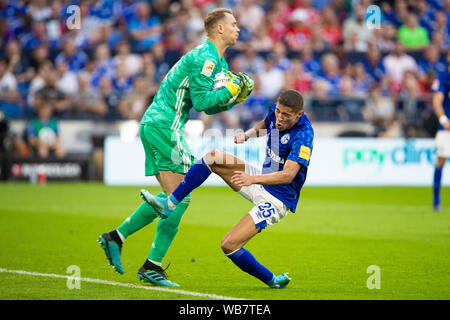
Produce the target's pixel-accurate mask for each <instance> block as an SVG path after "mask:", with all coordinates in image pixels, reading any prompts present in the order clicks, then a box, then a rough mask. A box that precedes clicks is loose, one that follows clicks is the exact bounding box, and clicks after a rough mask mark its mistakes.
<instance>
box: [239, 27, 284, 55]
mask: <svg viewBox="0 0 450 320" xmlns="http://www.w3.org/2000/svg"><path fill="white" fill-rule="evenodd" d="M279 41H282V37H281V38H280V40H279ZM248 44H252V45H253V46H254V47H255V48H258V50H259V51H269V50H270V49H271V48H272V47H273V44H274V41H273V40H272V38H271V37H270V34H269V26H268V25H266V24H265V23H263V24H262V25H261V27H260V28H258V30H256V33H255V36H254V37H253V39H252V41H251V42H249V43H248ZM246 47H247V45H245V46H244V48H246Z"/></svg>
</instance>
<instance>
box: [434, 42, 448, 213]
mask: <svg viewBox="0 0 450 320" xmlns="http://www.w3.org/2000/svg"><path fill="white" fill-rule="evenodd" d="M432 90H433V92H434V93H433V109H434V112H435V113H436V116H437V117H438V119H439V130H438V132H437V134H436V148H437V161H436V168H435V170H434V179H433V209H434V210H435V211H440V210H441V177H442V169H443V168H444V165H445V162H446V161H447V158H449V157H450V121H449V118H450V50H449V51H448V52H447V67H446V71H445V72H442V73H441V74H439V75H438V77H437V78H436V80H434V82H433V86H432Z"/></svg>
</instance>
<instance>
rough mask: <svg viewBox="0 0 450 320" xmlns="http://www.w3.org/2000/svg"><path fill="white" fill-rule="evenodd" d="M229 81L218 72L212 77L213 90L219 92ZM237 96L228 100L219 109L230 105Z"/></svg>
mask: <svg viewBox="0 0 450 320" xmlns="http://www.w3.org/2000/svg"><path fill="white" fill-rule="evenodd" d="M228 81H230V77H229V76H228V75H227V74H226V73H225V72H219V73H217V74H216V76H215V77H214V85H213V90H220V89H222V88H223V87H225V85H226V84H227V83H228ZM237 97H238V95H235V96H234V97H232V98H231V99H230V100H228V101H227V102H226V103H224V104H221V105H219V107H222V106H227V105H229V104H231V103H233V102H234V101H235V100H236V99H237Z"/></svg>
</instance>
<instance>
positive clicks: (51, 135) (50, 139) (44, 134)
mask: <svg viewBox="0 0 450 320" xmlns="http://www.w3.org/2000/svg"><path fill="white" fill-rule="evenodd" d="M39 140H41V141H42V142H45V143H48V144H53V143H55V141H56V133H55V131H53V130H52V129H51V128H48V127H44V128H42V129H41V130H40V131H39Z"/></svg>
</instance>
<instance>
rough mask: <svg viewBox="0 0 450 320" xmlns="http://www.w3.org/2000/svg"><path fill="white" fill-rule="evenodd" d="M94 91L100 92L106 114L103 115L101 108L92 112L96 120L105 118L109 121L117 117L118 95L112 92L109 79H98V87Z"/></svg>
mask: <svg viewBox="0 0 450 320" xmlns="http://www.w3.org/2000/svg"><path fill="white" fill-rule="evenodd" d="M96 90H100V94H101V96H102V99H103V102H104V103H105V104H106V106H107V108H106V114H105V113H103V112H104V110H103V108H101V109H100V108H99V109H98V110H94V112H95V113H96V117H97V118H101V117H107V118H109V119H110V120H111V119H114V118H116V117H117V115H118V110H117V107H118V105H119V101H120V95H119V93H118V92H115V91H114V88H113V84H112V81H111V78H109V77H103V78H101V79H100V83H99V87H98V89H96Z"/></svg>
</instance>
